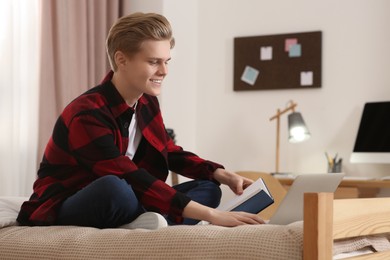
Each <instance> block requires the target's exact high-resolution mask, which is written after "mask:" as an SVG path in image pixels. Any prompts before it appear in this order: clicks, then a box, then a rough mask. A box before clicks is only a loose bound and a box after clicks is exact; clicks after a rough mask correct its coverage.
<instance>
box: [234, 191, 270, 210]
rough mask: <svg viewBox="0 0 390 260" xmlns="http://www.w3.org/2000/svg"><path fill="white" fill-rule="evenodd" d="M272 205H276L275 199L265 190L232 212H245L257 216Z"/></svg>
mask: <svg viewBox="0 0 390 260" xmlns="http://www.w3.org/2000/svg"><path fill="white" fill-rule="evenodd" d="M272 203H274V200H273V198H272V197H270V196H269V195H268V194H267V193H266V192H265V191H264V190H261V191H260V192H259V193H257V194H255V195H254V196H253V197H251V198H249V199H248V200H246V201H244V202H243V203H242V204H240V205H238V206H237V207H235V208H234V209H232V210H231V211H245V212H249V213H253V214H257V213H259V212H260V211H262V210H263V209H265V208H266V207H268V206H269V205H271V204H272Z"/></svg>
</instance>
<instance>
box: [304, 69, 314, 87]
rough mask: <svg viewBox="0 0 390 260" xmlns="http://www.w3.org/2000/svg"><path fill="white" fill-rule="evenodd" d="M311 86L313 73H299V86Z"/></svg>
mask: <svg viewBox="0 0 390 260" xmlns="http://www.w3.org/2000/svg"><path fill="white" fill-rule="evenodd" d="M312 85H313V71H301V86H312Z"/></svg>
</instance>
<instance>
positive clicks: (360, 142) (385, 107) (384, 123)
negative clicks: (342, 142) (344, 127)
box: [350, 101, 390, 163]
mask: <svg viewBox="0 0 390 260" xmlns="http://www.w3.org/2000/svg"><path fill="white" fill-rule="evenodd" d="M350 161H351V163H390V101H386V102H369V103H366V104H365V105H364V110H363V114H362V117H361V120H360V125H359V129H358V132H357V136H356V141H355V146H354V148H353V152H352V154H351V158H350Z"/></svg>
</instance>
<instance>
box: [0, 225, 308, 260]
mask: <svg viewBox="0 0 390 260" xmlns="http://www.w3.org/2000/svg"><path fill="white" fill-rule="evenodd" d="M0 259H290V260H291V259H302V223H294V224H291V225H288V226H273V225H257V226H240V227H235V228H225V227H218V226H212V225H207V226H200V225H199V226H171V227H167V228H163V229H160V230H154V231H147V230H141V229H137V230H126V229H96V228H88V227H73V226H51V227H21V226H10V227H5V228H2V229H0Z"/></svg>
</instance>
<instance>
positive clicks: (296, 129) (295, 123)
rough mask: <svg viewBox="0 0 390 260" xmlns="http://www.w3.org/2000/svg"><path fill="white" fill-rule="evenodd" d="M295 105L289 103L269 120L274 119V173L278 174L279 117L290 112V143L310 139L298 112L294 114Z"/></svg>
mask: <svg viewBox="0 0 390 260" xmlns="http://www.w3.org/2000/svg"><path fill="white" fill-rule="evenodd" d="M296 106H297V103H294V101H290V102H289V103H288V105H287V107H286V108H285V109H283V110H280V109H279V108H278V109H277V111H276V114H275V115H274V116H272V117H271V118H270V121H272V120H274V119H276V160H275V170H276V171H275V173H279V147H280V117H281V115H283V114H285V113H287V112H288V111H291V114H289V115H288V133H289V134H288V140H289V142H290V143H299V142H303V141H305V140H307V139H308V138H309V137H310V133H309V130H308V129H307V127H306V125H305V122H304V121H303V118H302V115H301V113H299V112H295V107H296Z"/></svg>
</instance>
